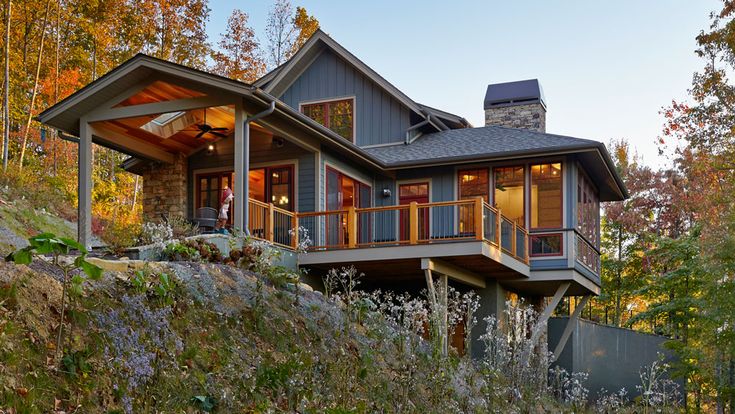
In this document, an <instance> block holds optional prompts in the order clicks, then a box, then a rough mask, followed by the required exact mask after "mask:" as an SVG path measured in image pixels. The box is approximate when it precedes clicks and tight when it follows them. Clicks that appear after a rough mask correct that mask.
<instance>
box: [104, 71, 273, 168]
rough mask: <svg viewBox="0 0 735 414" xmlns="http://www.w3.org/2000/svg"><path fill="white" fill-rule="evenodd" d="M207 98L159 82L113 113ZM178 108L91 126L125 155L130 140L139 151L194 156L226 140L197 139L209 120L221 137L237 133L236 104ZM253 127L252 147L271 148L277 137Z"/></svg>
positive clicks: (133, 97)
mask: <svg viewBox="0 0 735 414" xmlns="http://www.w3.org/2000/svg"><path fill="white" fill-rule="evenodd" d="M207 97H208V95H207V94H206V93H203V92H200V91H196V90H192V89H189V88H186V87H184V86H180V85H175V84H172V83H168V82H165V81H162V80H156V81H154V82H152V83H151V84H149V85H147V86H145V87H144V88H142V89H140V90H138V91H137V92H133V93H132V94H131V95H130V96H128V97H126V98H125V99H123V100H121V101H120V102H118V103H116V104H114V105H112V106H111V107H110V109H113V110H114V109H120V108H133V107H136V106H137V107H140V105H143V106H149V105H152V104H158V103H166V102H173V101H180V102H184V101H186V100H192V99H197V98H199V99H207ZM175 108H176V107H175V105H174V106H171V107H170V108H169V109H170V110H169V111H168V112H162V113H153V114H146V115H142V116H132V117H119V118H115V119H105V120H102V121H97V122H91V123H90V125H91V126H92V127H93V129H94V131H95V133H96V134H97V135H98V136H99V137H100V138H102V139H103V140H104V141H106V142H107V143H108V144H114V143H115V144H119V145H117V146H116V149H120V150H123V152H125V151H124V148H125V147H126V145H125V143H123V142H121V141H125V140H129V143H130V144H135V146H136V147H137V148H145V146H146V145H152V146H154V147H156V148H158V149H160V150H162V151H165V152H166V153H171V154H174V153H184V154H186V155H191V154H193V153H195V152H197V151H199V150H201V149H203V148H205V147H206V146H207V145H208V144H210V143H213V142H216V141H219V140H220V139H222V137H218V136H215V135H212V134H205V135H204V136H202V137H199V138H197V137H196V136H197V134H199V133H200V132H201V131H200V130H199V128H198V127H197V125H201V124H204V123H205V117H206V124H207V125H209V126H211V127H214V128H226V130H223V131H220V133H221V134H223V135H226V136H228V137H229V136H231V135H232V134H233V133H234V129H235V113H234V104H229V105H219V106H209V107H201V108H199V107H197V108H192V109H186V110H181V111H179V110H176V109H175ZM205 112H206V113H205ZM168 113H170V114H173V116H172V117H171V119H170V120H168V121H167V122H163V123H155V122H153V121H154V120H155V119H156V118H158V117H159V116H161V115H163V114H168ZM252 127H253V128H252V138H253V141H252V144H254V145H257V143H258V142H261V141H263V142H267V143H268V144H267V145H270V142H271V140H272V138H273V133H272V132H270V131H268V130H267V129H265V128H263V127H262V126H260V125H257V124H255V123H253V124H252ZM264 145H266V144H264ZM131 155H137V156H140V155H143V154H140V151H138V153H137V154H136V153H133V154H131ZM148 155H153V154H148ZM152 158H158V159H159V160H162V159H161V158H162V157H160V156H159V157H155V156H154V157H152ZM163 158H166V157H163ZM163 161H165V160H163Z"/></svg>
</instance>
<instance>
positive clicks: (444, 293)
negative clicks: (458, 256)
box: [439, 274, 449, 357]
mask: <svg viewBox="0 0 735 414" xmlns="http://www.w3.org/2000/svg"><path fill="white" fill-rule="evenodd" d="M440 280H441V305H440V306H441V311H440V312H441V313H440V316H441V324H440V328H439V329H441V345H442V356H444V357H446V356H447V355H448V354H449V298H448V296H449V276H447V275H445V274H442V275H440Z"/></svg>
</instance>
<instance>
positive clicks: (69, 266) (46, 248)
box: [5, 233, 102, 362]
mask: <svg viewBox="0 0 735 414" xmlns="http://www.w3.org/2000/svg"><path fill="white" fill-rule="evenodd" d="M28 243H29V246H28V247H25V248H23V249H20V250H16V251H15V252H13V253H10V254H9V255H8V256H7V257H6V258H5V260H6V261H9V262H10V261H12V262H15V263H16V264H30V263H31V261H32V260H33V256H36V255H52V256H53V264H54V266H56V267H57V268H59V269H60V270H61V272H62V273H63V279H62V286H63V289H62V293H61V314H60V315H59V333H58V337H57V340H56V353H57V357H58V354H59V352H60V351H61V350H62V347H63V342H62V338H63V337H62V332H63V326H64V313H65V310H66V302H67V301H66V297H67V296H70V297H71V296H72V294H73V295H74V296H77V297H78V296H81V295H82V293H83V287H82V285H83V283H84V282H85V280H86V279H85V277H83V275H84V276H86V278H89V279H92V280H98V279H99V278H100V277H102V269H101V268H99V267H98V266H96V265H94V264H92V263H89V262H88V261H87V260H86V257H87V254H88V252H87V249H86V248H85V247H84V246H82V245H81V244H79V243H78V242H77V241H76V240H72V239H69V238H65V237H56V236H55V235H54V234H53V233H42V234H39V235H37V236H33V237H31V238H29V239H28ZM73 250H76V251H78V252H79V255H78V256H77V257H76V258H75V259H74V260H73V261H72V262H71V263H65V262H63V261H62V260H60V259H61V257H62V256H66V255H69V254H70V253H71V252H72V251H73ZM75 271H77V272H76V273H73V272H75ZM72 273H73V274H72ZM60 362H61V361H60Z"/></svg>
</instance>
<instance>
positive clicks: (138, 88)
mask: <svg viewBox="0 0 735 414" xmlns="http://www.w3.org/2000/svg"><path fill="white" fill-rule="evenodd" d="M156 81H158V75H156V74H154V75H152V76H150V77H148V78H147V79H146V80H144V81H142V82H140V83H138V84H137V85H135V86H133V87H132V88H129V89H127V90H125V92H122V93H119V94H117V95H115V96H114V97H112V98H110V99H108V100H106V101H105V103H103V104H101V105H98V106H97V108H98V109H100V110H101V109H111V108H112V107H113V106H115V105H117V104H119V103H120V102H122V101H124V100H126V99H128V98H130V97H131V96H133V95H136V94H138V93H139V92H141V91H142V90H143V89H145V88H147V87H149V86H151V85H152V84H153V83H154V82H156Z"/></svg>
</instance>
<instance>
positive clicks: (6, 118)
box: [2, 0, 13, 171]
mask: <svg viewBox="0 0 735 414" xmlns="http://www.w3.org/2000/svg"><path fill="white" fill-rule="evenodd" d="M12 6H13V1H12V0H8V3H7V7H6V8H5V14H6V16H5V89H4V90H3V123H4V125H3V127H4V128H3V154H2V155H3V171H7V170H8V145H10V111H9V108H8V106H10V94H9V91H10V14H11V9H12Z"/></svg>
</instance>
